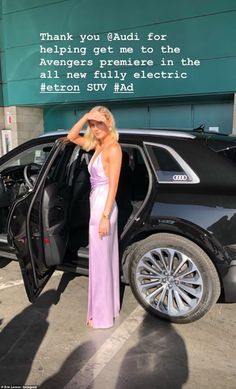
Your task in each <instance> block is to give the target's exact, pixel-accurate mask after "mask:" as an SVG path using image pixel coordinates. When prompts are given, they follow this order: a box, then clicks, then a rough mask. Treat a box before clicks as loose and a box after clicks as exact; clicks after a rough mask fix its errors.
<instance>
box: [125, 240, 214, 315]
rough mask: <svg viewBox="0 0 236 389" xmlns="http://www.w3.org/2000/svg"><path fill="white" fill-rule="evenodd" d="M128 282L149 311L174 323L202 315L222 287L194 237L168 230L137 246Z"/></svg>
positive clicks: (130, 263)
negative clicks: (193, 240)
mask: <svg viewBox="0 0 236 389" xmlns="http://www.w3.org/2000/svg"><path fill="white" fill-rule="evenodd" d="M129 282H130V286H131V289H132V291H133V293H134V295H135V297H136V299H137V300H138V302H139V303H140V304H141V305H142V307H143V308H144V309H145V310H146V311H148V312H150V313H152V314H154V315H155V316H158V317H160V318H162V319H165V320H168V321H171V322H174V323H191V322H193V321H195V320H198V319H200V318H201V317H202V316H204V315H205V314H206V313H207V312H208V311H209V310H210V309H211V307H212V306H213V305H214V304H215V303H216V301H217V300H218V298H219V296H220V291H221V288H220V281H219V277H218V273H217V271H216V268H215V266H214V264H213V263H212V261H211V259H210V258H209V257H208V255H207V254H206V253H205V252H204V251H203V250H202V249H201V248H200V247H199V246H198V245H197V244H195V243H194V242H192V241H191V240H189V239H186V238H184V237H182V236H179V235H174V234H169V233H159V234H155V235H152V236H150V237H148V238H146V239H144V240H142V241H141V242H139V244H138V245H136V246H135V249H134V251H133V253H132V256H131V260H130V262H129Z"/></svg>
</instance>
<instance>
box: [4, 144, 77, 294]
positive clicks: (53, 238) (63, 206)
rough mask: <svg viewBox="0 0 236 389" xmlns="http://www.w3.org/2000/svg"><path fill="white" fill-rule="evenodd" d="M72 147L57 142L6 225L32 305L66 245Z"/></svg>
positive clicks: (14, 205)
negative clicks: (32, 184) (33, 184)
mask: <svg viewBox="0 0 236 389" xmlns="http://www.w3.org/2000/svg"><path fill="white" fill-rule="evenodd" d="M73 149H74V145H73V144H71V143H69V144H68V143H62V142H61V141H56V142H55V145H54V147H53V149H52V151H51V152H50V154H49V156H48V159H47V161H46V162H45V165H44V166H43V168H42V170H41V171H40V174H39V176H38V179H37V181H36V183H35V186H34V187H33V189H31V190H29V191H28V192H27V193H26V194H25V195H24V196H23V197H21V198H20V199H18V200H17V201H16V202H15V203H14V204H13V206H12V208H11V211H10V214H9V219H8V226H7V233H8V241H9V244H10V245H11V246H12V247H14V248H15V250H16V253H17V257H18V260H19V264H20V267H21V272H22V276H23V280H24V284H25V289H26V293H27V296H28V298H29V300H30V301H31V302H34V301H35V299H36V298H37V296H39V294H40V293H41V291H42V289H43V287H44V286H45V285H46V283H47V281H48V280H49V278H50V277H51V275H52V274H53V272H54V270H55V265H57V264H60V263H61V262H62V260H63V257H64V254H65V251H66V246H67V238H68V233H67V209H68V203H69V201H70V189H69V186H68V185H67V177H68V169H69V161H70V157H71V154H72V152H73Z"/></svg>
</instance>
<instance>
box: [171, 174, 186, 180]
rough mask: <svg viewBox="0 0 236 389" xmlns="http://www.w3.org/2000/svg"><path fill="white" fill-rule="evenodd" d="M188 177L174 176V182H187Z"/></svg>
mask: <svg viewBox="0 0 236 389" xmlns="http://www.w3.org/2000/svg"><path fill="white" fill-rule="evenodd" d="M187 179H188V176H187V174H175V175H174V176H173V180H174V181H187Z"/></svg>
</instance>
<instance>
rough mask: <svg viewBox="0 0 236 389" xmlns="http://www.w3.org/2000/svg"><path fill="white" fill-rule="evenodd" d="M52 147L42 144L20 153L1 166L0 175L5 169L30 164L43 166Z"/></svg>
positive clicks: (49, 144)
mask: <svg viewBox="0 0 236 389" xmlns="http://www.w3.org/2000/svg"><path fill="white" fill-rule="evenodd" d="M53 145H54V143H47V144H45V143H43V144H40V145H37V146H34V147H31V148H29V149H27V150H24V151H22V152H21V153H19V154H17V155H16V156H14V157H12V158H11V159H10V160H8V161H7V162H5V163H4V164H2V166H1V169H0V173H1V172H2V171H3V170H5V169H6V168H8V167H13V166H25V165H27V164H30V163H36V164H38V165H43V164H44V162H45V161H46V159H47V156H48V154H49V153H50V151H51V149H52V147H53Z"/></svg>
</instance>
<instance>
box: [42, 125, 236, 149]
mask: <svg viewBox="0 0 236 389" xmlns="http://www.w3.org/2000/svg"><path fill="white" fill-rule="evenodd" d="M81 132H82V133H83V132H84V131H83V130H82V131H81ZM118 132H119V134H121V135H140V136H142V135H143V136H144V137H145V138H146V137H147V136H151V137H152V140H153V137H155V136H158V137H162V136H163V137H174V138H183V139H202V140H205V141H206V143H207V144H208V146H209V147H210V148H212V149H213V150H215V151H221V150H225V149H227V148H232V147H236V136H233V135H226V134H220V133H213V132H207V131H203V132H199V131H194V130H185V129H176V128H175V129H166V128H164V129H155V128H151V129H150V128H148V129H145V128H126V129H123V128H122V129H118ZM67 134H68V130H58V131H54V132H46V133H44V134H42V135H40V137H54V138H55V137H56V136H58V137H62V136H66V135H67Z"/></svg>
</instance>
